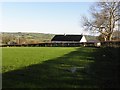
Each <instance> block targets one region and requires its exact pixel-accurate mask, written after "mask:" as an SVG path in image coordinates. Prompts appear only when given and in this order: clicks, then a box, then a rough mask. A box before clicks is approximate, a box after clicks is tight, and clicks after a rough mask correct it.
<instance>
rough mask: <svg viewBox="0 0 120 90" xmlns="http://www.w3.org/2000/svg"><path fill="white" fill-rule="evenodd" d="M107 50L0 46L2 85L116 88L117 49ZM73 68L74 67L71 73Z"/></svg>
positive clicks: (17, 86)
mask: <svg viewBox="0 0 120 90" xmlns="http://www.w3.org/2000/svg"><path fill="white" fill-rule="evenodd" d="M110 50H112V49H105V48H90V47H4V48H2V59H3V61H2V76H3V78H2V82H3V84H2V85H3V88H101V87H118V86H119V85H118V83H117V79H118V76H117V75H118V74H117V70H118V69H117V65H118V64H119V63H118V55H117V54H116V51H118V49H113V50H112V51H113V52H111V51H110ZM113 58H114V61H113ZM113 62H114V63H113ZM113 67H114V68H113ZM74 68H75V69H76V70H75V71H74V72H72V70H73V69H74Z"/></svg>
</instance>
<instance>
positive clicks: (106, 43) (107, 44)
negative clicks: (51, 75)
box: [1, 41, 120, 47]
mask: <svg viewBox="0 0 120 90" xmlns="http://www.w3.org/2000/svg"><path fill="white" fill-rule="evenodd" d="M98 43H99V45H98ZM14 46H15V47H79V46H87V47H120V41H104V42H85V43H36V44H13V45H1V47H14Z"/></svg>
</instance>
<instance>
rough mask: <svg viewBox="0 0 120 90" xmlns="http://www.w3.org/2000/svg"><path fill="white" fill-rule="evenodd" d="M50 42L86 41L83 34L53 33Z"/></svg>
mask: <svg viewBox="0 0 120 90" xmlns="http://www.w3.org/2000/svg"><path fill="white" fill-rule="evenodd" d="M51 42H52V43H80V42H81V43H83V42H87V40H86V38H85V36H84V35H55V36H54V37H53V38H52V40H51Z"/></svg>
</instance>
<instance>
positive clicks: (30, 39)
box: [0, 32, 96, 44]
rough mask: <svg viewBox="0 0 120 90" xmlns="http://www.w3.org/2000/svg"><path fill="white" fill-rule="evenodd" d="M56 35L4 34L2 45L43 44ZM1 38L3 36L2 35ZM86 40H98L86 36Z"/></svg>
mask: <svg viewBox="0 0 120 90" xmlns="http://www.w3.org/2000/svg"><path fill="white" fill-rule="evenodd" d="M54 35H55V34H44V33H23V32H17V33H9V32H3V33H2V43H3V44H7V43H8V42H10V41H14V42H16V43H19V44H23V43H41V42H50V41H51V39H52V38H53V37H54ZM0 36H1V35H0ZM85 36H86V39H87V40H88V41H89V40H96V36H90V35H85Z"/></svg>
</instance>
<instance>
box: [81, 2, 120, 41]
mask: <svg viewBox="0 0 120 90" xmlns="http://www.w3.org/2000/svg"><path fill="white" fill-rule="evenodd" d="M90 11H91V16H92V18H91V20H90V19H88V18H87V17H85V16H84V17H83V20H84V21H83V26H84V29H85V30H90V31H97V32H99V33H100V34H102V35H103V36H104V40H105V41H106V40H111V39H112V34H113V31H114V29H115V27H116V24H117V23H118V22H119V20H120V1H119V2H115V1H114V2H96V3H95V5H94V6H92V7H91V8H90Z"/></svg>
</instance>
